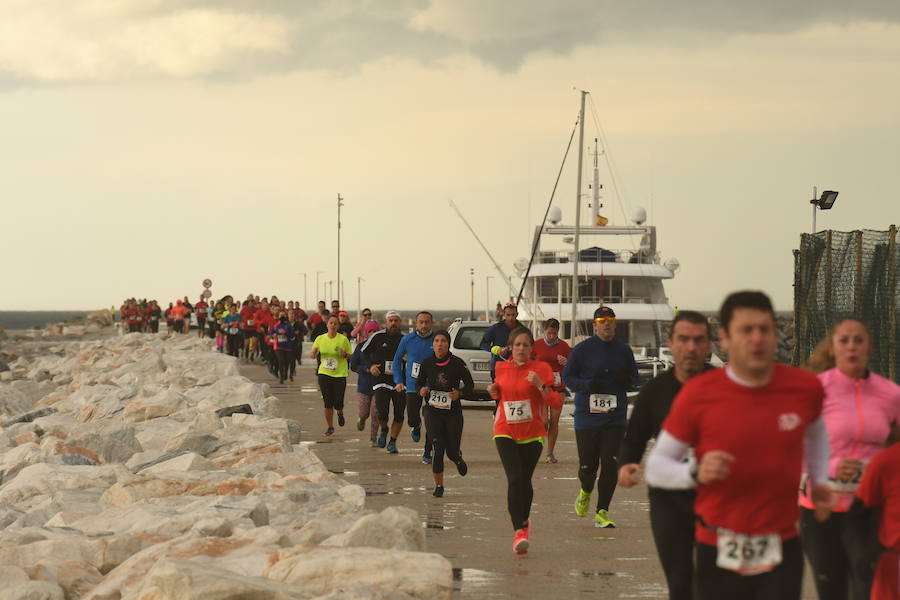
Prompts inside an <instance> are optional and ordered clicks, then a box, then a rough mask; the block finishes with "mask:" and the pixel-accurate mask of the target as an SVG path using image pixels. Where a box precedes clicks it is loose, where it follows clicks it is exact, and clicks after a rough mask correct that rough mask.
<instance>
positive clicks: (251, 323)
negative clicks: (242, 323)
mask: <svg viewBox="0 0 900 600" xmlns="http://www.w3.org/2000/svg"><path fill="white" fill-rule="evenodd" d="M247 325H249V326H250V327H252V326H253V319H247Z"/></svg>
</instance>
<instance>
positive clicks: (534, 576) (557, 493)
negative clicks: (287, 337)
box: [241, 359, 815, 599]
mask: <svg viewBox="0 0 900 600" xmlns="http://www.w3.org/2000/svg"><path fill="white" fill-rule="evenodd" d="M306 362H307V364H304V365H303V366H302V367H300V370H299V372H298V376H297V378H296V380H295V382H293V383H290V382H286V383H285V384H284V385H279V384H278V381H277V379H273V378H272V376H271V375H269V373H268V372H267V371H266V370H265V369H264V368H263V367H261V366H257V365H241V372H242V374H243V375H245V376H246V377H248V378H250V379H252V380H253V381H257V382H262V383H267V384H269V386H270V387H271V389H272V393H273V394H274V395H275V396H277V397H278V398H279V399H280V400H281V401H282V403H283V404H282V407H283V410H284V416H287V417H289V418H292V419H296V420H298V421H300V423H301V426H302V428H303V440H304V441H306V442H311V443H313V444H314V450H315V452H316V453H317V454H318V456H319V457H320V458H321V459H322V461H323V462H324V463H325V464H326V465H327V467H328V469H329V470H331V471H332V472H334V473H338V474H340V475H341V476H342V477H345V478H346V479H347V481H349V482H352V483H355V484H358V485H361V486H362V487H363V488H365V490H366V494H367V496H368V498H367V500H366V507H367V508H369V509H372V510H376V511H380V510H382V509H384V508H386V507H388V506H394V505H402V506H408V507H410V508H413V509H415V510H416V511H418V513H419V515H420V516H421V517H422V519H423V525H424V526H425V527H426V528H427V531H426V535H427V542H428V550H429V551H430V552H437V553H440V554H442V555H443V556H445V557H447V558H448V559H449V560H450V561H451V563H452V564H453V567H454V578H455V586H456V590H457V592H456V597H458V598H473V599H474V598H478V599H488V598H568V597H595V598H666V597H668V596H667V593H666V585H665V579H664V578H663V574H662V571H661V569H660V567H659V563H658V561H657V559H656V554H655V550H654V545H653V538H652V535H651V532H650V524H649V518H648V513H647V508H648V505H647V490H646V487H645V486H644V485H643V484H641V485H639V486H636V487H635V488H633V489H630V490H626V489H622V488H618V489H617V490H616V494H615V496H614V498H613V503H612V506H611V507H610V514H611V516H612V518H613V519H614V520H615V521H616V523H617V525H618V526H617V528H615V529H598V528H595V527H594V525H593V521H592V520H591V513H590V512H589V514H588V515H587V516H585V517H583V518H578V517H576V516H575V513H574V510H573V502H574V499H575V496H576V495H577V493H578V483H577V479H576V471H577V458H576V457H577V453H576V449H575V436H574V432H573V430H572V417H571V405H567V406H566V409H567V410H565V411H564V412H563V417H562V422H561V426H560V439H559V441H558V443H557V448H556V456H557V458H558V459H559V463H558V464H555V465H550V464H546V463H545V462H544V461H543V459H542V461H541V463H540V464H539V465H538V467H537V469H536V471H535V476H534V480H533V481H534V488H535V495H534V498H535V499H534V505H533V507H532V523H533V526H532V534H531V550H530V551H529V552H528V554H527V555H525V556H522V557H519V556H516V555H515V554H514V553H513V552H512V537H513V529H512V525H511V524H510V521H509V516H508V514H507V512H506V480H505V477H504V474H503V469H502V467H501V465H500V461H499V458H498V457H497V452H496V450H495V448H494V445H493V442H492V440H491V422H492V421H491V419H492V413H491V410H490V409H489V408H482V407H477V406H476V407H470V406H467V407H466V408H465V411H464V412H465V430H464V433H463V444H462V449H463V455H464V456H465V458H466V462H467V463H468V465H469V473H468V475H467V476H466V477H459V476H458V475H457V474H456V469H455V467H454V466H453V464H452V463H450V462H449V461H445V464H446V466H447V469H448V470H447V471H446V472H445V475H444V476H445V483H444V486H445V488H446V491H445V495H444V497H443V498H440V499H439V498H434V497H432V495H431V492H432V490H433V483H432V479H431V467H430V466H426V465H423V464H422V463H421V460H420V459H421V454H422V443H421V442H420V443H418V444H414V443H413V442H412V441H411V440H410V437H409V428H408V427H407V426H406V425H404V428H403V430H402V431H401V434H400V438H399V439H398V449H399V450H400V454H398V455H389V454H387V453H386V452H385V451H384V450H383V449H379V448H372V447H371V445H370V443H369V426H368V423H367V424H366V429H365V431H362V432H360V431H357V429H356V419H357V416H358V409H357V401H356V386H355V381H354V380H355V376H354V375H351V377H350V379H349V381H348V386H347V395H346V398H345V402H346V409H345V414H346V417H347V425H346V426H345V427H343V428H337V427H336V433H335V435H334V436H333V437H332V438H330V439H329V438H325V437H324V436H323V435H322V434H323V432H324V431H325V420H324V417H323V415H322V402H321V397H320V395H319V392H318V388H317V387H316V383H315V377H314V374H313V371H312V367H311V365H310V364H309V363H310V361H309V359H306ZM335 425H336V423H335ZM423 437H424V436H423ZM423 441H424V439H423ZM409 568H410V569H414V568H415V565H409ZM807 572H808V570H807ZM808 584H809V579H808V576H807V585H805V586H804V587H805V590H804V591H805V593H804V599H806V598H815V592H814V591H813V590H812V589H811V587H810V585H808Z"/></svg>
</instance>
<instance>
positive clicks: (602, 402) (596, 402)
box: [588, 394, 619, 413]
mask: <svg viewBox="0 0 900 600" xmlns="http://www.w3.org/2000/svg"><path fill="white" fill-rule="evenodd" d="M618 405H619V404H618V399H617V398H616V397H615V395H614V394H591V397H590V398H589V399H588V406H589V407H590V409H591V412H592V413H608V412H609V411H611V410H613V409H615V408H616V407H617V406H618Z"/></svg>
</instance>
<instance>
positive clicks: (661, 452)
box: [646, 431, 697, 490]
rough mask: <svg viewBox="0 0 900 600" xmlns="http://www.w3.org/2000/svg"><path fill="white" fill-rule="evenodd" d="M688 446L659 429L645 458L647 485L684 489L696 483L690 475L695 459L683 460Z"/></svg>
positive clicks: (668, 488)
mask: <svg viewBox="0 0 900 600" xmlns="http://www.w3.org/2000/svg"><path fill="white" fill-rule="evenodd" d="M689 447H690V446H689V445H688V444H685V443H684V442H682V441H680V440H679V439H678V438H676V437H674V436H672V435H671V434H669V433H668V432H667V431H661V432H660V434H659V436H658V437H657V438H656V444H654V446H653V450H651V451H650V456H649V457H648V458H647V469H646V478H647V485H650V486H653V487H656V488H662V489H667V490H686V489H690V488H692V487H695V486H696V485H697V482H696V481H694V478H693V477H691V470H692V469H693V468H694V464H695V461H694V460H693V459H691V460H690V461H684V455H685V453H686V452H687V450H688V448H689Z"/></svg>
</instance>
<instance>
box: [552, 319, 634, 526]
mask: <svg viewBox="0 0 900 600" xmlns="http://www.w3.org/2000/svg"><path fill="white" fill-rule="evenodd" d="M563 381H564V382H565V384H566V386H567V387H568V388H569V389H571V390H574V391H575V413H574V417H575V442H576V444H577V446H578V464H579V467H578V479H579V481H580V482H581V489H579V490H578V497H577V498H576V499H575V514H576V515H578V516H579V517H583V516H584V515H585V514H587V509H588V505H589V504H590V501H591V492H592V491H593V488H594V482H595V481H596V482H597V484H596V485H597V491H598V497H597V512H596V514H595V515H594V524H595V525H596V526H597V527H615V526H616V524H615V522H614V521H613V520H612V519H611V518H610V516H609V512H608V511H609V504H610V502H611V501H612V497H613V493H614V492H615V491H616V480H617V477H618V471H619V465H618V463H617V461H616V454H617V453H618V451H619V446H620V445H621V443H622V437H623V436H624V434H625V422H626V421H627V415H628V395H627V392H628V390H629V389H631V387H632V386H634V385H635V384H637V381H638V373H637V365H636V364H635V362H634V352H633V351H632V350H631V346H629V345H628V344H626V343H625V342H623V341H622V340H620V339H618V338H616V313H615V312H614V311H613V309H612V308H610V307H608V306H601V307H599V308H598V309H597V310H595V311H594V335H593V336H591V337H589V338H588V339H586V340H584V341H583V342H581V343H580V344H578V345H576V346H575V347H574V348H573V349H572V352H571V354H569V359H568V362H567V363H566V369H565V371H564V372H563ZM598 467H599V468H600V477H599V479H597V468H598Z"/></svg>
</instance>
